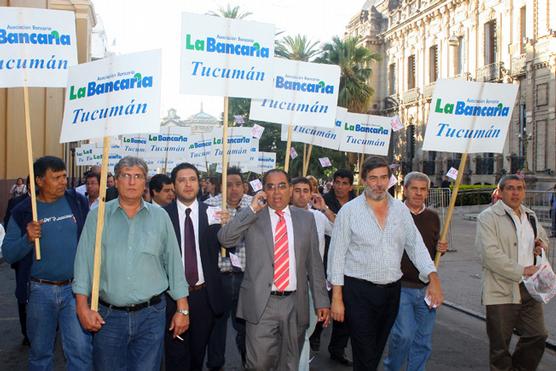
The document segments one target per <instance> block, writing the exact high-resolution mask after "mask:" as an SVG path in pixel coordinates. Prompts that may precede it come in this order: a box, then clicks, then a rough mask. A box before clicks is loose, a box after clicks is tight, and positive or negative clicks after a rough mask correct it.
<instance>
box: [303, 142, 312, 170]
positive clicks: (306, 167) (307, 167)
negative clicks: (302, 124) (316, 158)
mask: <svg viewBox="0 0 556 371" xmlns="http://www.w3.org/2000/svg"><path fill="white" fill-rule="evenodd" d="M311 152H313V145H312V144H309V149H308V150H307V158H306V160H305V161H306V162H305V163H304V164H303V176H307V173H308V172H309V162H311Z"/></svg>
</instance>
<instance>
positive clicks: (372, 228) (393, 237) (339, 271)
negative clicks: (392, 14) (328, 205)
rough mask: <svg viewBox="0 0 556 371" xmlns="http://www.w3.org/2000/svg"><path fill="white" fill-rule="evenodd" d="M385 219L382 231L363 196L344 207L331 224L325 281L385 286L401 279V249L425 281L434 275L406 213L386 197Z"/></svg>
mask: <svg viewBox="0 0 556 371" xmlns="http://www.w3.org/2000/svg"><path fill="white" fill-rule="evenodd" d="M387 197H388V200H387V202H388V215H387V217H386V222H385V224H384V228H381V227H380V225H379V223H378V220H377V219H376V217H375V214H374V211H373V209H372V208H371V207H370V206H369V204H368V203H367V200H366V197H365V194H364V193H363V194H362V195H360V196H358V197H356V198H355V199H353V200H352V201H350V202H348V203H346V204H345V205H344V206H343V207H342V209H341V210H340V212H339V213H338V215H337V217H336V220H335V222H334V231H333V232H332V241H331V242H330V251H329V253H328V277H329V280H330V282H331V283H332V284H333V285H340V286H341V285H343V284H344V275H346V276H350V277H354V278H359V279H364V280H367V281H370V282H373V283H376V284H388V283H392V282H395V281H398V280H399V279H400V278H401V277H402V270H401V260H402V256H403V252H404V249H405V251H406V252H407V255H408V256H409V258H410V259H411V261H412V262H413V264H414V265H415V266H416V267H417V269H418V270H419V272H420V274H421V280H424V281H426V280H427V277H428V275H429V274H430V273H431V272H436V269H435V267H434V263H433V262H432V259H431V257H430V254H429V251H428V250H427V248H426V246H425V244H424V243H423V239H422V237H421V234H420V233H419V231H418V230H417V227H415V223H414V222H413V218H412V217H411V214H410V212H409V209H408V208H407V207H406V206H405V205H404V204H402V203H401V202H400V201H398V200H395V199H394V198H393V197H392V196H390V195H389V194H388V195H387Z"/></svg>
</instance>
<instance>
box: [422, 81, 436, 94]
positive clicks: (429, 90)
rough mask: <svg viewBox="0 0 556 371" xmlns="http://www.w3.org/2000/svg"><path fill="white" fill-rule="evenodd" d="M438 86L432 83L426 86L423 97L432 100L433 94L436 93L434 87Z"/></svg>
mask: <svg viewBox="0 0 556 371" xmlns="http://www.w3.org/2000/svg"><path fill="white" fill-rule="evenodd" d="M435 86H436V83H434V82H433V83H431V84H429V85H425V87H424V88H423V95H424V96H425V98H430V97H432V93H433V92H434V87H435Z"/></svg>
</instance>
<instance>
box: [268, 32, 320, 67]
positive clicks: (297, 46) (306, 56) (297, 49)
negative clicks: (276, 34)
mask: <svg viewBox="0 0 556 371" xmlns="http://www.w3.org/2000/svg"><path fill="white" fill-rule="evenodd" d="M318 44H319V43H318V41H311V40H309V39H307V36H305V35H300V34H297V35H295V36H293V37H292V36H284V37H283V38H282V39H281V40H278V41H276V46H275V47H274V54H276V55H277V56H278V57H282V58H287V59H292V60H296V61H304V62H308V61H309V60H310V59H311V58H313V57H315V56H316V55H318V54H320V53H321V51H320V50H319V49H317V46H318Z"/></svg>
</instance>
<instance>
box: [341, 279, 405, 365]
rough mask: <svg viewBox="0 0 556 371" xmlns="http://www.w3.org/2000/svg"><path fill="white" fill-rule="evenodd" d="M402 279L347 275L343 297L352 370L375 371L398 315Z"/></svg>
mask: <svg viewBox="0 0 556 371" xmlns="http://www.w3.org/2000/svg"><path fill="white" fill-rule="evenodd" d="M400 290H401V283H400V281H397V282H394V283H391V284H389V285H375V284H374V283H372V282H369V281H365V280H360V279H357V278H352V277H348V276H346V277H345V279H344V288H343V297H344V305H345V319H346V321H347V324H348V325H349V329H350V333H351V348H352V351H353V370H354V371H363V370H365V371H369V370H376V368H377V367H378V364H379V362H380V358H381V357H382V352H383V351H384V346H385V345H386V341H387V339H388V335H389V334H390V329H391V328H392V326H393V325H394V322H395V320H396V316H397V315H398V307H399V304H400Z"/></svg>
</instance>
